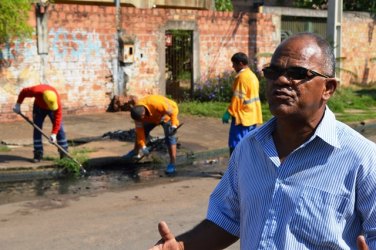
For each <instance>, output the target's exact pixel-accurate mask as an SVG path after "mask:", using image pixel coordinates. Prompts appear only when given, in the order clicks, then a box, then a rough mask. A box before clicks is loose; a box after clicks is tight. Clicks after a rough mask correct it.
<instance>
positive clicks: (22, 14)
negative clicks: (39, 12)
mask: <svg viewBox="0 0 376 250" xmlns="http://www.w3.org/2000/svg"><path fill="white" fill-rule="evenodd" d="M31 6H32V5H31V0H1V1H0V44H1V43H7V42H11V41H12V40H14V39H16V38H17V39H24V38H29V37H30V36H31V34H32V32H33V29H32V27H31V26H30V25H29V24H28V19H29V11H30V9H31Z"/></svg>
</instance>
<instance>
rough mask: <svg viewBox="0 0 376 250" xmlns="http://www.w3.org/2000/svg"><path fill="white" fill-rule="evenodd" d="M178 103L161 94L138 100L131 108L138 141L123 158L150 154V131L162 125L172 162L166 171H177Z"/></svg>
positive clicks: (168, 172)
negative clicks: (148, 144) (176, 135)
mask: <svg viewBox="0 0 376 250" xmlns="http://www.w3.org/2000/svg"><path fill="white" fill-rule="evenodd" d="M178 113H179V109H178V105H177V104H176V102H175V101H173V100H171V99H168V98H166V97H164V96H161V95H150V96H147V97H144V98H142V99H140V100H138V101H137V102H136V103H135V105H134V106H133V107H132V108H131V117H132V119H133V120H134V121H135V125H136V142H135V147H134V149H133V150H131V151H130V152H128V154H126V155H124V156H123V158H125V159H127V160H130V159H135V158H136V159H137V158H140V157H142V156H141V154H143V155H149V154H150V149H149V148H148V147H147V146H146V144H147V142H146V140H147V138H148V137H149V134H150V131H151V130H153V129H154V128H155V127H156V126H158V125H162V127H163V130H164V134H165V143H166V145H167V147H168V153H169V156H170V162H169V164H168V165H167V168H166V171H165V173H166V174H167V175H172V174H174V173H175V171H176V167H175V161H176V143H177V140H176V137H175V134H176V131H177V127H178V126H179V120H178Z"/></svg>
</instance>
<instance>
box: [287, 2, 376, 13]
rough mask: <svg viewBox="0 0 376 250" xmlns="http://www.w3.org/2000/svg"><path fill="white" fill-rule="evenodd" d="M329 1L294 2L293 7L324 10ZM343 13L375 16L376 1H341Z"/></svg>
mask: <svg viewBox="0 0 376 250" xmlns="http://www.w3.org/2000/svg"><path fill="white" fill-rule="evenodd" d="M328 2H329V0H295V1H294V5H295V6H296V7H301V8H314V9H326V8H327V5H328ZM343 10H345V11H366V12H370V13H373V14H376V1H374V0H356V1H354V0H343Z"/></svg>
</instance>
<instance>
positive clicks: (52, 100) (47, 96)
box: [43, 90, 59, 111]
mask: <svg viewBox="0 0 376 250" xmlns="http://www.w3.org/2000/svg"><path fill="white" fill-rule="evenodd" d="M43 100H44V101H45V102H46V104H47V106H48V108H49V109H50V110H54V111H55V110H57V108H58V107H59V106H58V104H57V96H56V93H55V92H54V91H52V90H46V91H44V92H43Z"/></svg>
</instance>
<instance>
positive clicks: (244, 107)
mask: <svg viewBox="0 0 376 250" xmlns="http://www.w3.org/2000/svg"><path fill="white" fill-rule="evenodd" d="M231 62H232V67H233V68H234V70H235V71H236V73H237V75H236V76H235V80H234V83H233V84H232V97H231V102H230V105H229V106H228V108H227V109H226V111H225V113H224V114H223V117H222V122H223V123H228V122H229V120H230V118H231V126H230V132H229V139H228V146H229V148H230V155H231V154H232V152H233V151H234V149H235V146H236V145H237V144H238V143H239V142H240V140H241V139H242V138H243V137H244V136H245V135H246V134H247V133H248V132H250V131H251V130H253V129H255V128H256V125H257V124H261V123H262V111H261V102H260V98H259V81H258V79H257V76H256V75H255V74H254V73H253V72H252V71H251V69H250V68H249V66H248V57H247V55H246V54H244V53H242V52H238V53H235V54H234V55H233V56H232V57H231Z"/></svg>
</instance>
